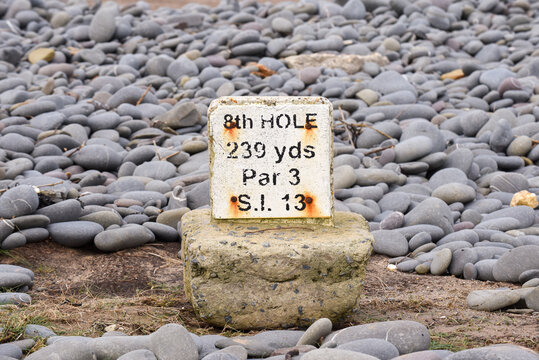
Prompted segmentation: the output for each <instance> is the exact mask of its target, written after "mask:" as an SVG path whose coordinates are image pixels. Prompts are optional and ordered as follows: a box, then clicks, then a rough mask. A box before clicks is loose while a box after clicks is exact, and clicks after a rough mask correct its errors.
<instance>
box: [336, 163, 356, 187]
mask: <svg viewBox="0 0 539 360" xmlns="http://www.w3.org/2000/svg"><path fill="white" fill-rule="evenodd" d="M356 180H357V175H356V173H355V172H354V168H353V167H351V166H350V165H341V166H338V167H335V168H334V169H333V188H334V189H335V190H339V189H347V188H350V187H352V186H353V185H354V184H355V183H356Z"/></svg>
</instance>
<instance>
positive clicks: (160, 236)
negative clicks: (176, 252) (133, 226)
mask: <svg viewBox="0 0 539 360" xmlns="http://www.w3.org/2000/svg"><path fill="white" fill-rule="evenodd" d="M142 225H143V226H144V227H146V228H148V229H150V231H151V232H153V234H154V236H155V240H156V241H163V242H175V241H179V234H178V231H177V230H176V228H174V227H172V226H168V225H165V224H160V223H156V222H145V223H143V224H142Z"/></svg>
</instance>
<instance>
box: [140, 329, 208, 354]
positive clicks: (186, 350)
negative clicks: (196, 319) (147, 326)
mask: <svg viewBox="0 0 539 360" xmlns="http://www.w3.org/2000/svg"><path fill="white" fill-rule="evenodd" d="M149 338H150V348H151V350H152V351H153V353H154V354H155V356H156V357H157V358H158V359H163V360H168V359H170V360H173V359H176V358H177V357H178V354H181V356H182V358H183V359H185V360H198V349H197V346H196V344H195V342H194V341H193V339H192V338H191V336H190V335H189V332H188V331H187V330H186V329H185V328H184V327H183V326H182V325H179V324H167V325H163V326H161V327H160V328H159V329H157V331H156V332H154V333H152V334H151V335H150V336H149Z"/></svg>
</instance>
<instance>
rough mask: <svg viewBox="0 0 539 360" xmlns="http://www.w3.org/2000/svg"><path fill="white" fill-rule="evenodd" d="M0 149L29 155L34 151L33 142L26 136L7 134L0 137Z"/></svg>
mask: <svg viewBox="0 0 539 360" xmlns="http://www.w3.org/2000/svg"><path fill="white" fill-rule="evenodd" d="M0 148H2V149H5V150H11V151H15V152H22V153H26V154H29V153H31V152H32V151H33V150H34V142H33V141H32V140H30V139H29V138H27V137H26V136H22V135H20V134H16V133H9V134H5V135H3V136H2V137H0Z"/></svg>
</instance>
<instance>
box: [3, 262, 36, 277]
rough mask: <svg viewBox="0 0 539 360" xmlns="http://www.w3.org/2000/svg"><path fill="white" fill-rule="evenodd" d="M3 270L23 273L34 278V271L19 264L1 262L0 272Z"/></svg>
mask: <svg viewBox="0 0 539 360" xmlns="http://www.w3.org/2000/svg"><path fill="white" fill-rule="evenodd" d="M1 272H6V273H22V274H26V275H28V276H29V277H30V279H32V280H33V279H34V272H33V271H32V270H30V269H27V268H25V267H22V266H18V265H10V264H0V273H1Z"/></svg>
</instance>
